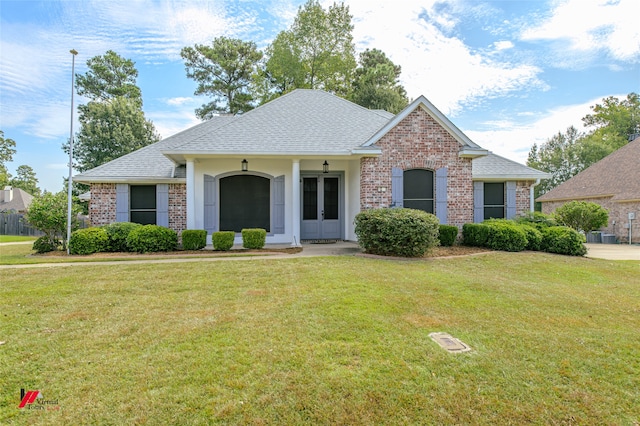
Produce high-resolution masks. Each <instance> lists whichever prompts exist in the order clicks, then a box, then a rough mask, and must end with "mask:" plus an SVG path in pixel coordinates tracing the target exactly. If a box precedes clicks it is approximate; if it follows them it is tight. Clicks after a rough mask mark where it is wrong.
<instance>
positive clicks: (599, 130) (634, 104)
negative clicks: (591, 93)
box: [582, 93, 640, 151]
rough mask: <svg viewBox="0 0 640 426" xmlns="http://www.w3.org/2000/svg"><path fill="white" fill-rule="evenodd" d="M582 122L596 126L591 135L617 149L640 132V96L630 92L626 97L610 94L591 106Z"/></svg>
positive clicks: (589, 125)
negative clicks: (620, 97)
mask: <svg viewBox="0 0 640 426" xmlns="http://www.w3.org/2000/svg"><path fill="white" fill-rule="evenodd" d="M591 110H592V111H593V113H592V114H587V115H586V116H585V117H584V118H583V119H582V122H583V123H584V125H585V126H586V127H594V128H595V130H594V131H593V133H592V134H591V135H590V136H593V137H594V138H596V139H599V140H600V141H601V142H602V143H603V144H605V145H608V146H609V147H610V148H612V151H613V150H616V149H618V148H620V147H622V146H624V145H626V144H627V142H628V141H629V137H630V136H631V135H634V134H638V133H640V96H639V95H638V94H637V93H629V94H628V95H627V97H626V98H625V99H622V100H620V99H618V98H616V97H614V96H609V97H607V98H604V99H603V100H602V104H596V105H594V106H592V107H591Z"/></svg>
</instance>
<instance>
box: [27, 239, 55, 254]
mask: <svg viewBox="0 0 640 426" xmlns="http://www.w3.org/2000/svg"><path fill="white" fill-rule="evenodd" d="M58 247H60V242H59V241H57V240H52V239H51V237H49V236H48V235H43V236H42V237H40V238H38V239H37V240H35V241H34V242H33V247H32V249H33V250H35V251H36V253H49V252H50V251H54V250H57V249H58Z"/></svg>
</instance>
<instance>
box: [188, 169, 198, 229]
mask: <svg viewBox="0 0 640 426" xmlns="http://www.w3.org/2000/svg"><path fill="white" fill-rule="evenodd" d="M187 229H196V171H195V167H194V162H193V159H188V160H187Z"/></svg>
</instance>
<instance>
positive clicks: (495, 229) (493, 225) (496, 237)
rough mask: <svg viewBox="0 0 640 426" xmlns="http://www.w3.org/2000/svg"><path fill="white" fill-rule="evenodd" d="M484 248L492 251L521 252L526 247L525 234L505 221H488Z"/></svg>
mask: <svg viewBox="0 0 640 426" xmlns="http://www.w3.org/2000/svg"><path fill="white" fill-rule="evenodd" d="M484 223H485V224H486V226H487V227H488V228H489V236H488V237H487V243H486V246H487V247H489V248H490V249H493V250H501V251H522V250H524V249H525V248H526V247H527V234H526V233H525V231H523V230H522V229H521V228H520V227H519V226H518V225H516V224H515V223H514V222H512V221H507V220H488V221H485V222H484Z"/></svg>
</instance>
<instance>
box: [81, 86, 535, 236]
mask: <svg viewBox="0 0 640 426" xmlns="http://www.w3.org/2000/svg"><path fill="white" fill-rule="evenodd" d="M546 177H547V174H545V173H543V172H540V171H538V170H534V169H531V168H529V167H526V166H524V165H521V164H518V163H515V162H513V161H510V160H507V159H505V158H502V157H500V156H498V155H495V154H492V153H490V152H488V151H487V150H485V149H483V148H481V147H480V146H478V145H476V144H475V143H474V142H472V141H471V140H470V139H469V138H468V137H467V136H466V135H465V134H464V133H462V132H461V131H460V130H459V129H458V128H457V127H456V126H455V125H454V124H453V123H451V121H449V120H448V119H447V118H446V117H445V116H444V115H443V114H442V113H441V112H440V111H438V110H437V109H436V108H435V107H434V106H433V105H432V104H431V103H430V102H429V101H428V100H427V99H426V98H424V97H420V98H418V99H416V100H415V101H414V102H413V103H411V105H409V106H408V107H407V108H406V109H405V110H403V111H402V112H400V113H399V114H398V115H395V116H394V115H393V114H390V113H388V112H386V111H372V110H368V109H366V108H363V107H361V106H359V105H356V104H353V103H351V102H349V101H346V100H344V99H341V98H339V97H337V96H334V95H331V94H329V93H326V92H322V91H317V90H295V91H293V92H291V93H289V94H287V95H285V96H282V97H280V98H277V99H275V100H273V101H271V102H269V103H267V104H265V105H262V106H260V107H258V108H256V109H254V110H252V111H249V112H247V113H245V114H242V115H238V116H233V117H231V116H220V117H214V118H212V119H211V120H209V121H206V122H204V123H201V124H199V125H196V126H194V127H192V128H190V129H187V130H185V131H183V132H180V133H178V134H176V135H173V136H171V137H168V138H166V139H164V140H162V141H160V142H157V143H155V144H153V145H149V146H147V147H144V148H142V149H140V150H138V151H135V152H132V153H130V154H127V155H125V156H123V157H120V158H118V159H116V160H113V161H111V162H109V163H106V164H103V165H102V166H99V167H96V168H95V169H92V170H88V171H86V172H84V173H82V174H80V175H78V176H76V177H75V178H74V180H76V181H78V182H82V183H87V184H90V185H91V200H90V206H89V215H90V219H91V222H92V224H93V225H102V224H107V223H111V222H114V221H133V222H140V223H156V224H158V225H164V226H168V227H170V228H172V229H174V230H176V231H182V230H184V229H206V230H207V231H209V233H212V232H214V231H218V230H233V231H236V232H239V231H240V230H241V229H242V228H264V229H266V230H267V232H268V235H267V242H268V243H291V244H293V245H298V244H300V241H301V240H323V239H346V240H355V239H356V235H355V233H354V223H353V222H354V217H355V215H356V214H357V213H358V212H360V211H362V210H364V209H371V208H378V207H390V206H397V207H400V206H404V207H412V208H419V209H422V210H426V211H428V212H431V213H434V214H435V215H437V216H438V218H439V219H440V222H441V223H446V224H453V225H456V226H459V227H461V226H462V225H463V224H464V223H468V222H474V221H475V222H480V221H482V220H484V219H485V218H486V217H507V218H509V217H513V216H515V215H517V214H518V213H523V212H526V211H529V210H531V209H532V198H533V197H532V193H533V186H535V185H536V184H537V183H538V182H539V180H540V179H544V178H546Z"/></svg>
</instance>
